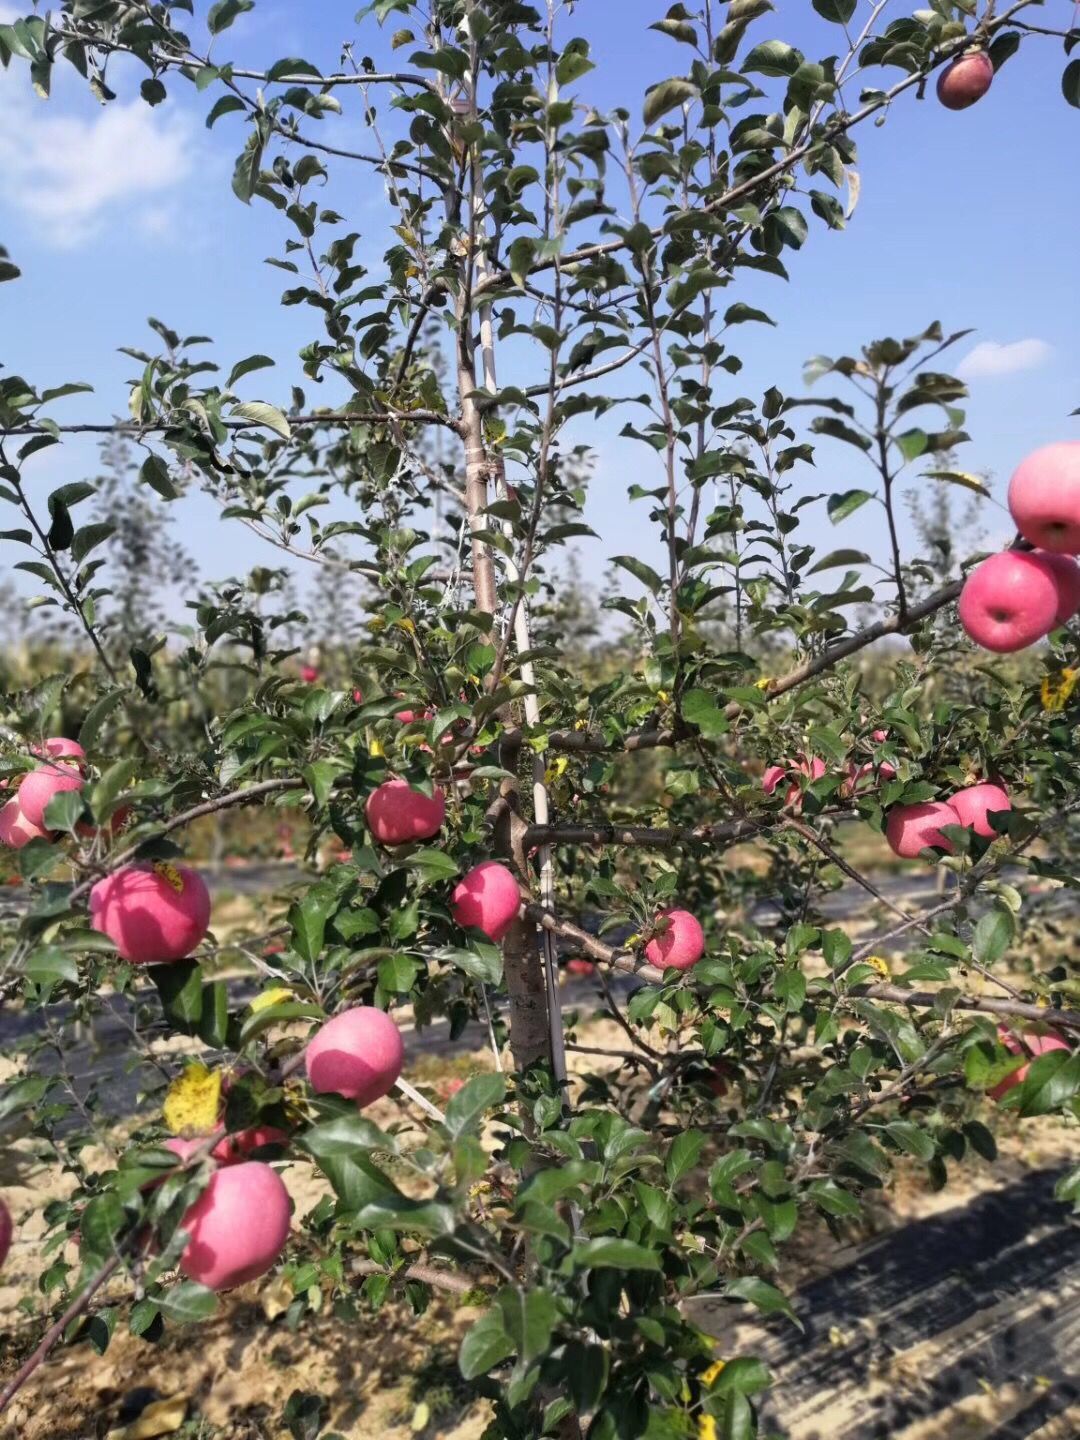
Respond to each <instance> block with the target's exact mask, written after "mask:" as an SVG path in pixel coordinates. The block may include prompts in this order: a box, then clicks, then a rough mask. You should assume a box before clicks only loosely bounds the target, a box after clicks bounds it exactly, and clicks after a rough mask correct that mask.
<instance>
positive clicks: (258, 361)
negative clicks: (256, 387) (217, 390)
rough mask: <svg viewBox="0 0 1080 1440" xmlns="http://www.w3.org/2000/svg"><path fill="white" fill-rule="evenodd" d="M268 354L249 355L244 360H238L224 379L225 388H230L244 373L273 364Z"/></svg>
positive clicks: (248, 373) (263, 368)
mask: <svg viewBox="0 0 1080 1440" xmlns="http://www.w3.org/2000/svg"><path fill="white" fill-rule="evenodd" d="M273 364H274V361H273V360H271V358H270V356H269V355H249V356H248V357H247V359H246V360H238V361H237V362H236V364H235V365H234V366H233V368H232V369H231V370H230V371H229V378H228V380H227V381H226V388H227V389H229V390H231V389H232V387H233V386H234V385H235V384H236V382H237V380H240V379H242V378H243V376H245V375H250V374H251V372H252V371H253V370H265V369H266V368H267V366H268V365H273Z"/></svg>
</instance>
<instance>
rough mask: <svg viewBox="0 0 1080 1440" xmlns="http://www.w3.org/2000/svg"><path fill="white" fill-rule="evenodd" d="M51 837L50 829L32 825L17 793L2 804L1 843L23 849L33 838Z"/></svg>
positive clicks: (0, 819) (0, 806) (11, 847)
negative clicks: (23, 810) (24, 812)
mask: <svg viewBox="0 0 1080 1440" xmlns="http://www.w3.org/2000/svg"><path fill="white" fill-rule="evenodd" d="M49 838H50V834H49V831H48V830H43V829H42V828H41V826H40V825H31V824H30V821H29V820H27V818H26V816H25V815H24V814H23V812H22V806H21V805H20V804H19V797H18V796H17V795H13V796H12V797H11V799H10V800H8V801H6V802H5V803H4V804H3V805H0V845H6V846H7V847H8V849H9V850H21V849H22V848H23V846H24V845H29V844H30V841H31V840H48V839H49Z"/></svg>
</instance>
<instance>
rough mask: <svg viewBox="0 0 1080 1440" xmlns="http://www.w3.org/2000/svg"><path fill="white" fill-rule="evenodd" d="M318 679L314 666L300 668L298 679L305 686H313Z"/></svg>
mask: <svg viewBox="0 0 1080 1440" xmlns="http://www.w3.org/2000/svg"><path fill="white" fill-rule="evenodd" d="M318 678H319V672H318V670H317V669H316V667H315V666H314V665H301V666H300V679H301V680H302V681H303V682H304V684H305V685H314V684H315V681H316V680H318Z"/></svg>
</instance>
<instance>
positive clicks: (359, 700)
mask: <svg viewBox="0 0 1080 1440" xmlns="http://www.w3.org/2000/svg"><path fill="white" fill-rule="evenodd" d="M352 698H353V704H354V705H362V704H363V703H364V692H363V691H362V690H360V689H359V688H358V689H355V690H354V691H353V692H352Z"/></svg>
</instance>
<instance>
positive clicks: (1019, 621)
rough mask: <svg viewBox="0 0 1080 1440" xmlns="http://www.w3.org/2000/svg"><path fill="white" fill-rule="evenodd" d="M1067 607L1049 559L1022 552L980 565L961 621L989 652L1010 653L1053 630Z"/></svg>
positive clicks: (968, 583) (969, 583) (963, 598)
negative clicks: (1060, 611)
mask: <svg viewBox="0 0 1080 1440" xmlns="http://www.w3.org/2000/svg"><path fill="white" fill-rule="evenodd" d="M1060 605H1061V596H1060V594H1059V592H1058V582H1057V580H1056V579H1055V577H1054V573H1053V571H1052V570H1051V569H1050V567H1049V565H1048V564H1047V563H1046V561H1045V560H1040V559H1039V557H1038V556H1037V555H1028V554H1024V553H1023V552H1021V551H1019V550H1005V551H1003V552H1002V553H1001V554H1000V555H991V556H990V558H989V559H988V560H984V561H983V562H982V564H981V565H977V566H976V567H975V569H974V570H973V571H972V572H971V574H970V575H969V576H968V578H967V579H966V580H965V582H964V588H963V590H962V591H961V593H960V607H959V610H960V623H961V625H963V627H964V629H965V630H966V631H967V633H968V634H969V635H970V636H971V638H972V640H974V641H975V643H976V645H981V646H982V647H983V649H985V650H994V651H996V652H998V653H999V654H1007V653H1010V652H1012V651H1014V650H1023V649H1025V648H1026V647H1027V646H1028V645H1033V644H1034V643H1035V641H1036V640H1039V639H1041V638H1042V637H1043V636H1044V635H1046V634H1048V633H1049V632H1050V631H1051V630H1052V629H1053V628H1054V624H1055V621H1056V619H1057V613H1058V609H1059V607H1060Z"/></svg>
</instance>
